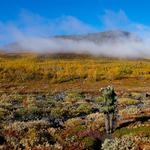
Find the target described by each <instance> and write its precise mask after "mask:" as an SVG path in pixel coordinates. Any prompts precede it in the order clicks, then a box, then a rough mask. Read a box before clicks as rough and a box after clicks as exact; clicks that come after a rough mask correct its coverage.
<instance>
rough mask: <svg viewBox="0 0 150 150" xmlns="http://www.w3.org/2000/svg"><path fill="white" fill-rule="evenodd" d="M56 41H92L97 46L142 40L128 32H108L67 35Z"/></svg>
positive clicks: (58, 37) (57, 37)
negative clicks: (105, 43) (106, 43)
mask: <svg viewBox="0 0 150 150" xmlns="http://www.w3.org/2000/svg"><path fill="white" fill-rule="evenodd" d="M54 38H56V39H66V40H68V39H69V40H75V41H82V40H86V41H92V42H94V43H97V44H101V43H103V42H117V41H118V40H120V41H121V40H128V39H131V38H132V39H134V40H137V41H138V40H140V38H139V37H137V36H136V35H135V34H134V33H130V32H127V31H120V30H115V31H106V32H98V33H89V34H86V35H66V36H55V37H54Z"/></svg>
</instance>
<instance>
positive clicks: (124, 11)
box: [0, 0, 150, 44]
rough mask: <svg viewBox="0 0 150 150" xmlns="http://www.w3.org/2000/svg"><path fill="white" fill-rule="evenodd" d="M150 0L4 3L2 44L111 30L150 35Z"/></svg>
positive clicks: (0, 14) (13, 0)
mask: <svg viewBox="0 0 150 150" xmlns="http://www.w3.org/2000/svg"><path fill="white" fill-rule="evenodd" d="M149 6H150V0H0V44H4V43H9V42H10V41H15V40H18V39H21V38H24V37H31V36H34V37H35V36H36V37H37V36H40V37H46V36H53V35H61V34H85V33H89V32H98V31H103V30H109V29H118V28H119V29H122V30H130V31H133V32H134V31H136V32H142V33H143V31H144V32H145V31H147V30H148V31H149V26H150V17H149V16H150V9H149Z"/></svg>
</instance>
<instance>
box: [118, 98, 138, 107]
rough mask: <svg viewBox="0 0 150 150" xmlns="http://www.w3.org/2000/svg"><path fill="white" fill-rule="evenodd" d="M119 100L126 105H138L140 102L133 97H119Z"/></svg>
mask: <svg viewBox="0 0 150 150" xmlns="http://www.w3.org/2000/svg"><path fill="white" fill-rule="evenodd" d="M118 102H119V104H125V105H136V104H138V103H140V101H138V100H134V99H131V98H119V99H118Z"/></svg>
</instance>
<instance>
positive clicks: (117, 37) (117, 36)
mask: <svg viewBox="0 0 150 150" xmlns="http://www.w3.org/2000/svg"><path fill="white" fill-rule="evenodd" d="M46 40H47V41H48V40H53V41H57V42H59V41H61V40H63V42H64V41H65V40H69V41H77V42H79V41H80V42H82V41H83V42H84V41H86V42H93V43H95V44H98V45H101V44H103V43H108V42H110V43H115V42H124V40H127V41H130V40H134V41H140V40H141V39H140V38H139V37H138V36H136V35H135V34H134V33H130V32H126V31H120V30H114V31H106V32H98V33H89V34H85V35H64V36H53V37H49V38H47V39H46ZM22 43H26V44H22ZM33 43H34V44H33ZM38 43H39V41H36V40H33V41H26V42H24V41H20V42H15V43H11V44H8V45H5V46H4V49H7V50H8V51H20V50H21V51H28V50H31V49H28V48H27V47H28V45H29V47H32V46H34V45H37V44H38ZM42 44H43V45H44V44H45V43H44V42H43V43H42ZM46 44H49V43H46ZM46 44H45V45H46ZM23 45H25V46H23ZM60 45H61V42H60ZM47 47H48V46H45V49H44V50H47V49H48V48H47ZM57 52H58V51H57Z"/></svg>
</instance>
